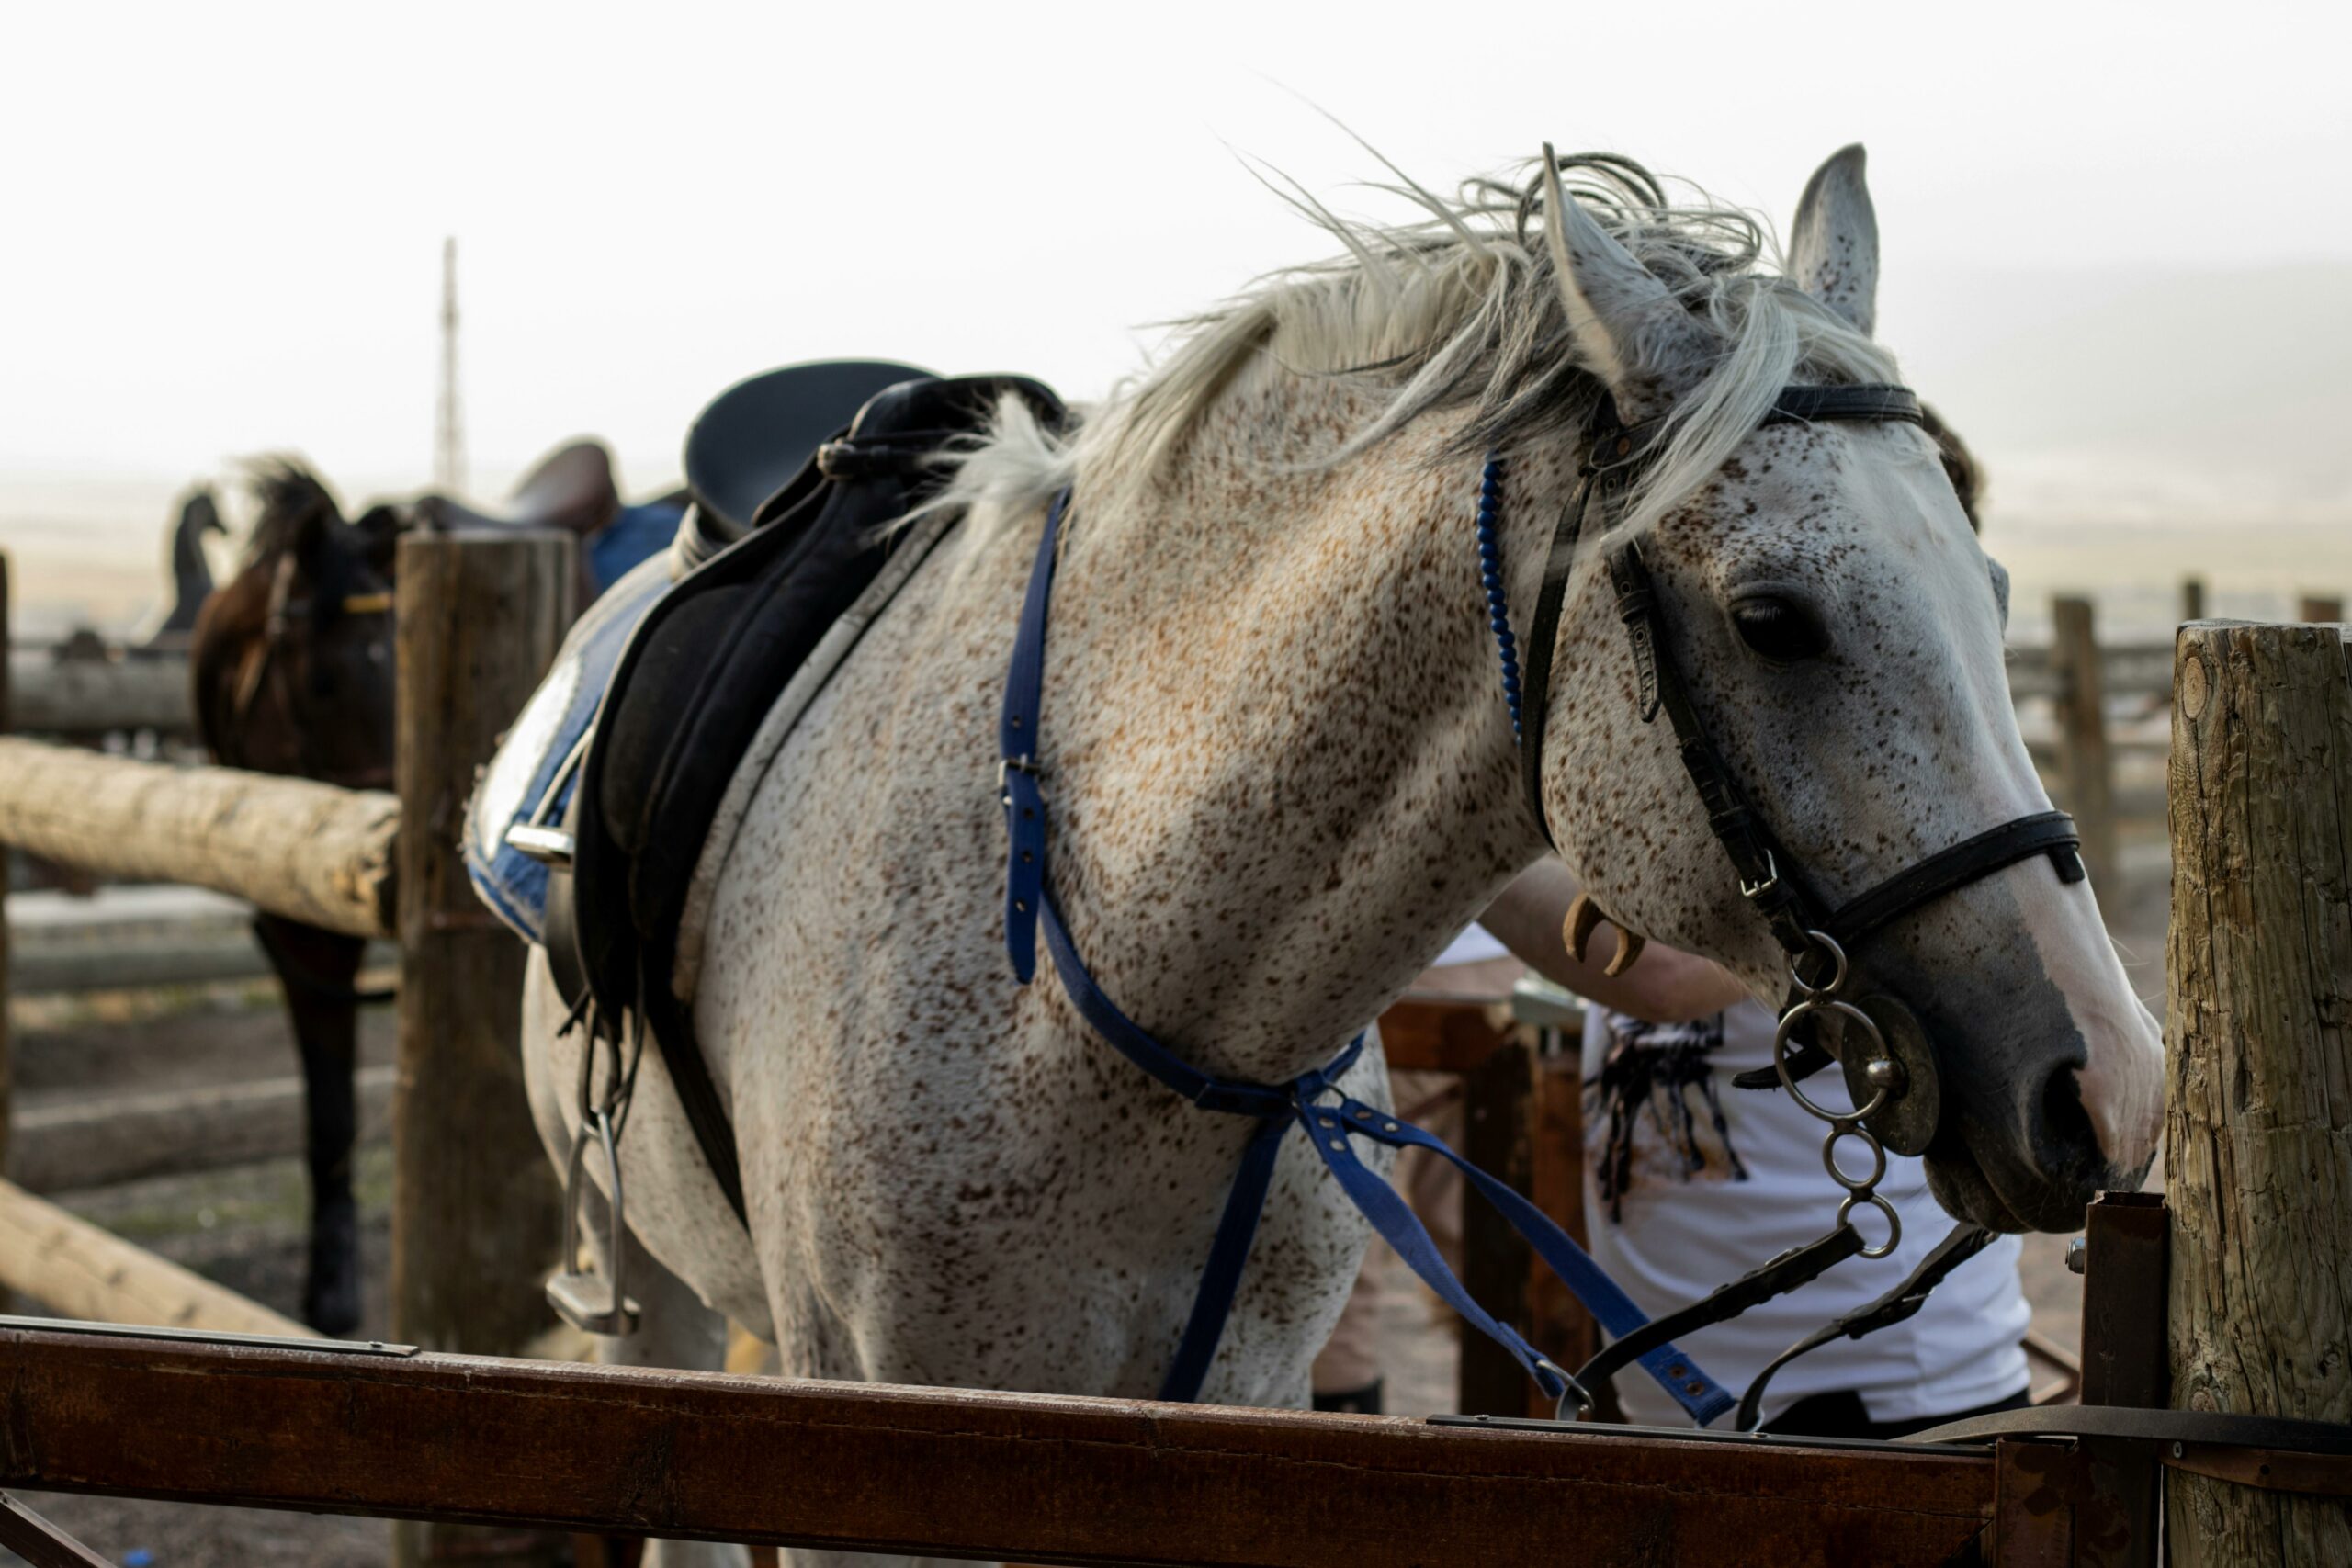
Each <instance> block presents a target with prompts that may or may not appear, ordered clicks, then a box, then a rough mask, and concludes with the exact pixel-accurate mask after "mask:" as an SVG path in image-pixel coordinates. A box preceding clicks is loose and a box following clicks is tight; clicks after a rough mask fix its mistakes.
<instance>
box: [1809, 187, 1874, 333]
mask: <svg viewBox="0 0 2352 1568" xmlns="http://www.w3.org/2000/svg"><path fill="white" fill-rule="evenodd" d="M1865 160H1866V154H1865V153H1864V152H1862V144H1861V143H1860V142H1859V141H1857V142H1855V143H1854V144H1853V145H1852V146H1850V147H1841V148H1839V149H1838V151H1837V152H1833V153H1831V154H1830V155H1829V161H1828V162H1827V163H1826V164H1822V165H1821V167H1819V168H1817V169H1815V170H1814V172H1813V178H1811V179H1809V180H1807V181H1805V183H1804V195H1803V196H1801V197H1797V221H1796V227H1795V228H1794V229H1792V230H1791V231H1789V276H1791V277H1792V278H1793V279H1795V281H1796V285H1797V287H1798V288H1802V289H1804V291H1805V292H1806V293H1807V294H1810V295H1812V296H1813V297H1814V298H1815V299H1818V300H1820V301H1821V302H1822V303H1823V304H1825V305H1826V306H1828V307H1829V308H1830V309H1831V310H1835V311H1837V312H1838V314H1839V315H1841V316H1843V317H1845V318H1846V319H1847V320H1848V321H1851V322H1853V323H1854V329H1855V330H1856V331H1857V332H1859V333H1861V334H1862V335H1863V336H1865V337H1867V336H1869V335H1870V333H1871V331H1872V330H1873V329H1874V328H1875V327H1876V325H1877V323H1878V209H1876V208H1874V207H1872V206H1871V187H1870V186H1868V185H1867V184H1865V183H1864V182H1863V179H1862V164H1863V163H1864V162H1865Z"/></svg>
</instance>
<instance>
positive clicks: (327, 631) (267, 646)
mask: <svg viewBox="0 0 2352 1568" xmlns="http://www.w3.org/2000/svg"><path fill="white" fill-rule="evenodd" d="M252 483H253V493H254V501H255V502H256V504H257V506H258V508H259V514H258V516H257V518H256V520H255V522H254V530H253V534H252V536H251V538H250V540H249V542H248V544H247V547H246V552H245V564H244V568H243V571H242V572H241V573H240V575H239V580H238V581H237V583H235V584H232V588H231V590H229V591H227V592H224V593H223V594H222V595H221V598H222V599H223V600H224V601H226V602H227V603H226V604H225V605H224V607H223V609H222V611H221V613H220V614H218V615H214V614H212V613H210V612H208V614H207V617H206V620H205V622H204V623H202V624H201V625H200V626H199V631H198V644H199V673H198V681H199V683H200V684H201V683H203V682H206V680H207V677H206V675H205V674H204V673H203V670H204V669H205V668H210V669H215V670H218V671H221V673H220V676H219V677H218V679H217V682H216V683H217V685H218V686H219V690H218V691H217V692H214V693H211V694H208V695H207V697H206V700H205V702H204V707H205V709H206V711H207V712H208V713H209V717H208V719H207V724H206V728H207V730H208V734H207V737H206V739H207V742H208V744H209V745H210V746H211V748H212V750H214V752H215V753H216V754H218V755H220V757H222V759H223V760H225V761H236V762H238V763H239V764H240V765H243V766H246V767H254V768H260V769H263V770H265V771H268V772H274V773H299V774H301V775H304V776H306V777H311V778H319V779H326V780H330V781H333V782H335V783H340V784H350V785H354V786H359V785H368V786H373V787H379V788H380V787H386V786H388V785H389V784H390V776H391V760H392V685H393V682H392V673H393V670H392V615H391V610H392V595H391V584H390V566H389V561H388V560H386V559H385V558H384V549H383V543H384V538H386V537H389V529H388V528H385V527H378V526H374V525H371V524H370V522H369V519H363V520H362V524H361V525H353V524H350V523H346V522H345V520H344V517H343V513H342V511H341V509H340V508H339V507H337V505H336V504H335V501H334V496H333V494H332V493H330V492H329V491H328V490H327V488H326V486H325V485H324V484H322V482H320V480H319V479H318V478H317V477H316V476H315V475H313V474H311V472H310V471H309V470H308V469H307V468H302V467H301V466H300V465H299V464H296V463H291V462H284V461H273V462H266V463H262V464H258V465H256V466H255V467H254V471H253V480H252ZM374 516H375V514H374V513H370V518H371V519H372V518H373V517H374ZM379 536H382V537H379ZM240 634H242V635H240ZM230 642H236V643H238V644H240V645H241V646H239V647H237V648H236V649H229V648H226V647H223V646H219V645H223V644H227V643H230ZM208 643H210V644H213V645H215V646H214V647H213V648H211V649H207V648H206V646H205V645H206V644H208ZM215 730H217V731H219V732H220V733H218V734H215V733H211V732H212V731H215Z"/></svg>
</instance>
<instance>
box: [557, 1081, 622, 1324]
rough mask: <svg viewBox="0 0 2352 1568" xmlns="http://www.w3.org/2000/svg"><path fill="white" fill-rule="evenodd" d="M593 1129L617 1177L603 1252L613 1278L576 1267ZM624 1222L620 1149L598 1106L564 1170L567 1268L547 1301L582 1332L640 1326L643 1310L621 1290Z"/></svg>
mask: <svg viewBox="0 0 2352 1568" xmlns="http://www.w3.org/2000/svg"><path fill="white" fill-rule="evenodd" d="M592 1134H593V1135H594V1137H595V1138H596V1139H597V1140H598V1141H599V1142H601V1143H602V1144H603V1145H604V1149H605V1170H606V1171H607V1172H609V1173H610V1174H611V1176H612V1179H613V1184H612V1223H611V1224H610V1225H609V1226H608V1227H607V1228H606V1232H605V1260H606V1262H607V1263H608V1264H609V1266H610V1267H611V1269H612V1277H611V1278H610V1279H609V1280H599V1279H598V1278H597V1277H596V1275H595V1273H594V1271H593V1270H582V1269H578V1268H576V1267H575V1265H577V1264H578V1263H579V1261H580V1204H581V1200H582V1197H583V1195H584V1194H583V1193H582V1185H583V1182H582V1178H584V1177H585V1176H586V1175H587V1174H588V1169H587V1166H588V1140H589V1138H590V1136H591V1135H592ZM624 1227H625V1219H624V1211H623V1209H622V1204H621V1157H620V1151H619V1149H618V1148H617V1147H616V1146H615V1143H614V1138H613V1119H612V1117H611V1116H610V1115H608V1114H607V1113H606V1112H605V1111H595V1112H594V1113H592V1114H591V1115H590V1116H589V1117H588V1119H587V1120H586V1121H583V1122H581V1124H580V1131H579V1132H578V1133H577V1134H574V1136H573V1137H572V1140H571V1161H570V1163H569V1164H568V1165H566V1167H565V1168H564V1172H563V1269H562V1271H561V1272H560V1273H558V1274H556V1275H555V1276H554V1277H553V1278H551V1279H550V1280H548V1305H549V1306H551V1307H553V1308H555V1312H556V1315H557V1316H558V1317H560V1318H561V1319H563V1321H564V1322H566V1323H568V1324H570V1325H571V1326H572V1327H574V1328H577V1329H579V1330H580V1331H581V1332H582V1333H583V1334H597V1335H603V1336H605V1337H614V1338H616V1337H620V1336H621V1335H624V1334H634V1333H636V1332H637V1325H638V1323H639V1319H640V1318H641V1316H642V1314H641V1313H640V1312H639V1308H638V1304H637V1303H635V1302H633V1301H631V1300H629V1298H628V1296H627V1295H626V1294H624V1293H623V1292H622V1290H621V1269H622V1262H621V1260H622V1259H623V1258H625V1257H627V1256H628V1254H627V1252H626V1250H625V1249H624V1246H623V1244H624V1242H625V1241H626V1239H627V1236H626V1233H625V1228H624Z"/></svg>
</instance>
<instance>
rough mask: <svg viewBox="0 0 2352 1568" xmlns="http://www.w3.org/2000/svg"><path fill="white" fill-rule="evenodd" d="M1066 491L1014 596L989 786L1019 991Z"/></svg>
mask: <svg viewBox="0 0 2352 1568" xmlns="http://www.w3.org/2000/svg"><path fill="white" fill-rule="evenodd" d="M1068 506H1069V491H1067V490H1065V491H1062V492H1061V493H1060V494H1058V495H1057V496H1055V497H1054V503H1053V505H1052V506H1051V507H1049V508H1048V509H1047V510H1046V527H1045V531H1044V532H1043V533H1041V534H1040V535H1038V536H1037V558H1036V559H1035V561H1034V562H1032V563H1031V565H1030V568H1029V587H1028V590H1027V592H1025V593H1023V596H1022V601H1021V622H1020V625H1019V626H1018V627H1017V628H1016V629H1015V631H1014V632H1013V637H1012V666H1011V668H1010V669H1008V670H1007V671H1006V672H1005V677H1004V711H1003V714H1002V715H1001V717H1000V718H999V719H998V721H997V775H998V777H997V783H998V784H999V785H1000V786H1001V793H1002V795H1003V799H1004V826H1005V832H1006V837H1007V843H1006V848H1005V854H1006V860H1005V868H1004V946H1005V954H1006V956H1007V957H1009V958H1010V959H1012V977H1013V978H1014V979H1016V980H1018V981H1020V982H1021V983H1022V984H1023V985H1024V986H1025V985H1027V984H1028V983H1029V981H1030V977H1031V976H1034V975H1035V973H1036V969H1037V919H1038V916H1039V914H1040V912H1041V911H1042V910H1043V909H1044V908H1045V903H1046V794H1045V790H1044V788H1043V787H1042V785H1041V783H1040V778H1039V773H1038V766H1037V754H1036V753H1037V735H1038V728H1037V723H1038V718H1039V716H1040V714H1041V713H1042V712H1043V710H1044V707H1045V701H1046V615H1047V614H1048V613H1050V611H1051V610H1052V607H1053V595H1054V566H1055V562H1056V560H1057V555H1058V551H1057V544H1058V541H1059V540H1060V538H1061V531H1062V513H1063V511H1064V509H1065V508H1067V507H1068Z"/></svg>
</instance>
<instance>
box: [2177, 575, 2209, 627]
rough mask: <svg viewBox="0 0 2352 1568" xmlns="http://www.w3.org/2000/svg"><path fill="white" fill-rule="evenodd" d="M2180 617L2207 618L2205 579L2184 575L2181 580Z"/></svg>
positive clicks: (2191, 618) (2190, 618)
mask: <svg viewBox="0 0 2352 1568" xmlns="http://www.w3.org/2000/svg"><path fill="white" fill-rule="evenodd" d="M2180 618H2181V619H2182V620H2184V621H2201V620H2203V619H2204V618H2205V580H2204V579H2203V578H2201V577H2184V578H2182V579H2181V580H2180Z"/></svg>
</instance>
